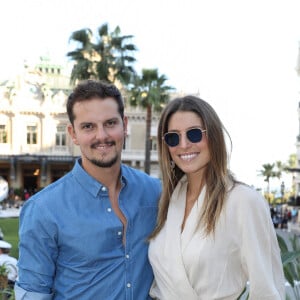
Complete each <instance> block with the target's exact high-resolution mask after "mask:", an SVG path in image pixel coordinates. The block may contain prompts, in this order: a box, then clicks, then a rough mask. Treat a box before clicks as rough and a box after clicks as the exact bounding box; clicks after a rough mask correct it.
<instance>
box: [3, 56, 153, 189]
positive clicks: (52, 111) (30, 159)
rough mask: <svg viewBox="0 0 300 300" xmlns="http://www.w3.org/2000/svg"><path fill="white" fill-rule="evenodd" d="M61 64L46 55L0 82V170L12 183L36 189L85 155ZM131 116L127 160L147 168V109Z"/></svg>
mask: <svg viewBox="0 0 300 300" xmlns="http://www.w3.org/2000/svg"><path fill="white" fill-rule="evenodd" d="M63 71H64V70H63V68H62V66H59V65H55V64H52V63H51V61H50V60H48V59H45V58H41V60H40V63H39V64H37V65H36V66H35V67H34V68H33V69H31V68H29V67H24V72H23V74H19V75H18V76H16V78H15V79H14V80H11V81H5V82H2V83H0V175H1V176H2V177H4V178H5V179H6V180H7V181H8V183H9V186H10V187H12V188H14V189H20V190H21V191H24V190H28V191H29V192H35V191H36V190H39V189H40V188H42V187H44V186H46V185H48V184H50V183H51V182H53V181H55V180H57V179H58V178H60V177H61V176H63V175H64V174H65V173H67V172H68V171H69V170H70V169H71V168H72V166H73V164H74V160H75V159H76V157H78V156H79V155H80V152H79V148H78V147H77V146H74V145H73V143H72V141H71V139H70V138H69V136H68V133H67V129H66V127H67V124H68V117H67V114H66V108H65V104H66V99H67V96H68V94H69V92H70V90H71V87H70V85H69V77H68V76H67V75H64V74H63ZM125 110H126V115H127V116H128V118H129V124H128V125H129V127H128V136H127V138H126V142H125V145H124V151H123V155H122V160H123V162H124V163H126V164H128V165H131V166H133V167H135V168H137V169H141V170H143V167H144V156H145V153H144V152H145V151H144V148H145V123H146V122H145V113H144V112H141V111H140V110H139V109H136V108H130V107H126V109H125ZM157 121H158V116H156V115H154V116H153V120H152V128H151V136H152V151H151V175H153V176H158V174H159V171H158V160H157V151H156V145H157V139H156V128H157Z"/></svg>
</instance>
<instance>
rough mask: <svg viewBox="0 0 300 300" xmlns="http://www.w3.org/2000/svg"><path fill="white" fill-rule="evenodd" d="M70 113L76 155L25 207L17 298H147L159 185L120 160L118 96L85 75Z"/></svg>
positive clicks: (122, 132) (123, 124) (123, 122)
mask: <svg viewBox="0 0 300 300" xmlns="http://www.w3.org/2000/svg"><path fill="white" fill-rule="evenodd" d="M67 112H68V117H69V119H70V123H71V124H70V125H69V126H68V131H69V134H70V136H71V138H72V140H73V142H74V143H75V144H76V145H78V146H79V147H80V150H81V158H80V159H78V160H77V161H76V164H75V166H74V168H73V170H72V171H71V172H70V173H68V174H67V175H66V176H64V177H62V178H61V179H60V180H58V181H56V182H54V183H52V184H51V185H49V186H48V187H46V188H44V189H43V190H42V191H41V192H39V193H37V194H35V195H34V196H32V197H31V198H30V199H29V200H28V202H27V203H26V204H25V205H24V207H23V208H22V211H21V214H20V230H19V236H20V244H19V248H20V255H19V264H18V266H19V279H18V281H17V283H16V285H15V292H16V299H30V300H35V299H38V300H45V299H47V300H48V299H55V300H60V299H72V300H75V299H80V300H81V299H87V300H89V299H97V300H98V299H103V300H109V299H113V300H123V299H124V300H125V299H126V300H142V299H150V298H149V296H148V292H149V288H150V285H151V283H152V279H153V274H152V270H151V267H150V265H149V262H148V256H147V251H148V243H147V237H148V235H149V234H150V233H151V231H152V230H153V228H154V225H155V221H156V214H157V202H158V198H159V196H160V192H161V187H160V183H159V180H158V179H154V178H151V177H150V176H148V175H147V174H145V173H143V172H140V171H137V170H135V169H132V168H130V167H128V166H126V165H123V164H122V163H121V152H122V148H123V143H124V139H125V136H126V129H127V118H126V117H125V116H124V105H123V101H122V97H121V94H120V92H119V90H118V89H117V88H116V87H115V86H114V85H110V84H106V83H102V82H99V81H92V80H88V81H85V82H82V83H80V84H79V85H78V86H77V87H76V88H75V89H74V91H73V93H72V94H71V95H70V96H69V98H68V102H67Z"/></svg>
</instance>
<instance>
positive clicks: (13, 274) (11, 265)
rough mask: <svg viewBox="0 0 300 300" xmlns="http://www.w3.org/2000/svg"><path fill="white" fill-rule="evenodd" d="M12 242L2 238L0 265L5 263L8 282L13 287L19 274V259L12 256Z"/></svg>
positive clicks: (0, 241)
mask: <svg viewBox="0 0 300 300" xmlns="http://www.w3.org/2000/svg"><path fill="white" fill-rule="evenodd" d="M11 248H12V246H11V244H10V243H8V242H6V241H3V240H0V266H2V265H5V267H6V269H7V272H8V273H7V279H8V284H9V285H10V286H11V287H13V286H14V284H15V281H16V279H17V276H18V268H17V260H16V258H14V257H12V256H10V255H9V254H10V249H11Z"/></svg>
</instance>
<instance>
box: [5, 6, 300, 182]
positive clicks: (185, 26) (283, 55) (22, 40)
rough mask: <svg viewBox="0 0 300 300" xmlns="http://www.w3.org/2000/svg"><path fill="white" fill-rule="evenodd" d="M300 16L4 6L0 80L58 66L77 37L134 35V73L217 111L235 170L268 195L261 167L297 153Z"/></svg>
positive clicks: (233, 10)
mask: <svg viewBox="0 0 300 300" xmlns="http://www.w3.org/2000/svg"><path fill="white" fill-rule="evenodd" d="M299 11H300V2H299V1H298V0H297V1H296V0H282V1H281V0H280V1H276V0H273V1H271V0H252V1H248V0H247V1H244V0H227V1H223V0H218V1H216V0H206V1H204V0H194V1H190V0H185V1H179V0H152V1H143V0H131V1H130V0H128V1H125V0H85V1H77V0H51V1H48V0H26V1H24V0H10V1H3V2H2V3H1V4H0V14H1V15H0V34H1V35H0V36H1V56H0V79H3V78H7V77H10V76H12V75H14V74H15V73H16V72H20V71H21V67H22V64H23V61H24V59H26V60H28V61H34V60H36V59H38V58H39V56H41V55H44V54H50V55H51V56H52V57H53V58H55V59H56V60H57V61H64V59H65V54H66V52H67V51H68V50H70V48H69V44H68V39H69V37H70V35H71V33H72V32H73V31H75V30H78V29H82V28H84V27H89V28H91V29H93V30H94V29H96V28H97V27H99V26H100V25H102V24H103V23H108V24H109V26H110V28H111V29H113V28H114V27H115V26H117V25H119V26H120V28H121V31H122V33H123V34H130V35H133V36H134V39H133V42H134V43H135V44H136V45H137V47H138V49H139V52H138V53H137V55H136V58H137V60H138V62H137V65H136V68H137V69H141V68H158V70H159V71H160V73H162V74H165V75H166V76H167V77H168V78H169V84H170V85H172V86H174V87H175V88H176V89H177V90H178V91H179V92H183V93H196V92H199V93H200V97H202V98H203V99H205V100H207V101H209V102H210V103H211V104H212V105H213V106H214V108H215V109H216V111H217V113H218V114H219V116H220V117H221V119H222V120H223V122H224V125H225V126H226V128H227V129H228V131H229V132H230V134H231V138H232V140H233V150H232V157H231V168H232V170H233V171H234V172H235V173H236V175H237V176H238V178H240V179H241V180H244V181H246V182H247V183H249V184H253V185H255V186H258V187H264V186H265V183H264V182H263V178H260V177H257V173H258V170H260V169H261V166H262V164H264V163H273V162H274V161H276V160H282V161H286V160H287V159H288V157H289V155H290V154H291V153H294V152H296V146H295V143H296V136H297V135H298V130H299V129H298V128H299V124H298V113H297V108H298V102H299V100H300V97H299V88H300V78H298V77H297V74H296V71H295V67H296V63H297V55H298V48H299V42H300V18H299ZM290 179H291V176H288V177H287V179H286V181H289V180H290ZM274 184H275V185H276V184H277V183H274ZM287 185H289V183H288V182H287Z"/></svg>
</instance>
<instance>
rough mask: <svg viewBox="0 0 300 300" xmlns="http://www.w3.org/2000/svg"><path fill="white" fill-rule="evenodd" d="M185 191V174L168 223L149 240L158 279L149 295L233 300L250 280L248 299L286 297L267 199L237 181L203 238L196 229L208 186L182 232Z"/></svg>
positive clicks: (178, 299)
mask: <svg viewBox="0 0 300 300" xmlns="http://www.w3.org/2000/svg"><path fill="white" fill-rule="evenodd" d="M186 189H187V181H186V177H183V178H182V179H181V180H180V182H179V183H178V185H177V187H176V188H175V190H174V192H173V195H172V198H171V201H170V205H169V211H168V216H167V220H166V224H165V226H164V227H163V229H162V230H161V232H160V233H159V234H158V235H157V236H156V237H155V239H153V240H151V242H150V247H149V260H150V263H151V265H152V268H153V272H154V277H155V280H154V282H153V284H152V287H151V290H150V296H151V297H153V298H154V299H158V300H213V299H220V300H221V299H222V300H235V299H237V297H238V296H239V295H240V294H241V292H242V291H243V289H244V287H245V286H246V284H247V281H249V282H250V299H252V300H280V299H285V285H284V282H285V280H284V275H283V269H282V263H281V258H280V250H279V247H278V243H277V238H276V233H275V230H274V227H273V224H272V221H271V217H270V211H269V207H268V205H267V203H266V201H265V199H264V198H263V197H262V196H261V195H260V194H259V193H258V192H256V191H255V190H254V189H252V188H250V187H248V186H246V185H242V184H238V185H236V186H235V187H234V189H233V190H232V191H231V192H230V194H229V197H228V199H227V201H226V203H225V207H224V209H223V212H222V213H221V216H220V219H219V221H218V222H217V224H216V230H215V235H209V236H205V235H204V234H203V230H201V228H200V229H198V230H196V227H197V222H198V216H199V214H200V210H201V205H202V202H203V199H204V195H205V188H204V189H203V190H202V192H201V194H200V196H199V198H198V200H197V202H196V203H195V205H194V206H193V208H192V210H191V212H190V215H189V216H188V218H187V220H186V224H185V227H184V230H183V232H182V233H181V225H182V222H183V217H184V211H185V197H186Z"/></svg>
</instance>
